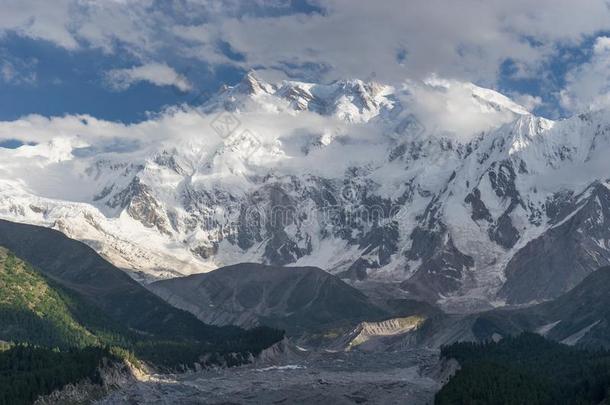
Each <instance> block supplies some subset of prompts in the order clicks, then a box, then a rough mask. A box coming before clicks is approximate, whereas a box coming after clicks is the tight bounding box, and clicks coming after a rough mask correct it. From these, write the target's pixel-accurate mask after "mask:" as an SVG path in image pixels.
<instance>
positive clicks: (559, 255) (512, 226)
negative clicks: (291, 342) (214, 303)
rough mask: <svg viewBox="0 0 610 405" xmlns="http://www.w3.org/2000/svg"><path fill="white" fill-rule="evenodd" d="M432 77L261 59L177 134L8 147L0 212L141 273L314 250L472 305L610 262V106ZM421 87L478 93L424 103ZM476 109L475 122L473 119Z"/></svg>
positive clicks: (531, 290) (159, 274)
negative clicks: (435, 105) (537, 109)
mask: <svg viewBox="0 0 610 405" xmlns="http://www.w3.org/2000/svg"><path fill="white" fill-rule="evenodd" d="M422 86H423V85H419V84H413V83H406V84H405V86H404V88H394V87H391V86H385V85H381V84H377V83H367V82H362V81H358V80H351V81H340V82H336V83H333V84H329V85H321V84H311V83H300V82H284V83H280V84H269V83H265V82H263V81H261V80H259V79H257V78H256V77H255V76H254V75H252V74H249V75H248V76H246V77H245V78H244V80H243V82H242V83H240V84H239V85H237V86H235V87H232V88H228V89H225V90H224V91H223V92H222V93H220V94H218V95H216V96H215V97H213V98H211V99H210V100H209V101H207V102H206V103H205V104H203V105H202V106H200V107H198V108H196V109H195V110H193V111H182V110H180V111H176V112H175V113H174V115H173V116H171V117H170V118H167V119H168V120H174V121H176V120H180V125H181V126H180V128H182V130H181V133H180V134H179V135H177V136H175V137H172V138H171V139H165V138H167V137H165V138H163V137H162V138H163V139H164V140H157V139H156V138H155V137H154V133H155V131H158V130H159V127H163V125H164V122H161V123H159V124H154V125H153V124H150V123H149V124H143V125H142V126H140V127H138V128H137V131H138V134H139V135H141V136H144V135H145V134H150V141H149V142H147V143H146V144H143V143H142V141H141V139H139V140H138V139H136V140H134V141H133V142H130V141H124V140H123V141H117V139H116V138H111V139H109V138H108V137H101V138H100V139H94V140H84V139H83V138H82V137H79V136H77V134H70V133H63V134H58V136H57V137H56V138H54V139H52V140H50V141H49V142H48V143H41V144H38V145H24V146H22V147H20V148H18V149H15V150H8V149H0V158H2V162H3V164H1V165H0V217H2V218H5V219H11V220H15V221H20V222H28V223H33V224H40V225H46V226H50V227H53V228H55V229H58V230H60V231H61V232H63V233H65V234H67V235H68V236H70V237H73V238H76V239H79V240H81V241H84V242H85V243H87V244H89V245H90V246H92V247H93V248H94V249H96V250H97V251H98V252H99V253H100V254H101V255H103V256H104V257H106V258H107V259H109V260H110V261H112V262H113V263H114V264H115V265H117V266H118V267H121V268H124V269H126V270H128V271H129V273H130V274H131V275H132V276H133V277H134V278H136V279H138V280H140V281H144V282H151V281H154V280H158V279H164V278H171V277H176V276H181V275H188V274H192V273H198V272H202V271H207V270H211V269H215V268H218V267H222V266H225V265H230V264H235V263H240V262H259V263H265V264H268V265H273V266H281V265H295V266H316V267H320V268H322V269H324V270H326V271H328V272H330V273H332V274H337V275H340V276H341V277H342V278H347V279H351V280H353V281H354V282H366V281H367V280H368V281H384V282H397V283H400V285H401V288H403V289H404V290H405V291H408V292H409V293H411V294H413V295H414V296H416V297H419V298H424V299H426V300H429V301H438V302H440V303H441V304H443V305H445V306H447V307H453V308H456V309H458V310H466V311H469V310H472V309H474V308H475V307H478V306H479V304H480V303H481V302H484V303H485V305H489V303H490V302H491V303H493V304H494V305H497V304H501V303H505V302H507V303H515V304H522V303H529V302H532V301H534V302H535V301H541V300H547V299H552V298H554V297H557V296H559V295H560V294H562V293H563V292H565V291H567V290H569V289H570V288H572V287H574V286H575V285H577V284H578V283H579V282H580V281H581V280H582V279H583V278H584V277H586V275H587V274H589V273H591V272H592V271H593V270H594V269H596V268H598V267H599V266H603V265H607V264H610V228H609V227H608V224H607V222H606V221H607V219H606V218H608V215H609V214H610V212H608V209H609V208H610V205H609V203H610V200H608V196H609V195H610V194H609V193H610V192H609V190H608V182H607V173H608V172H609V170H608V169H609V168H608V163H607V158H606V156H607V153H608V151H609V150H610V119H609V118H608V114H607V113H606V112H604V111H601V112H596V113H587V114H582V115H579V116H575V117H572V118H570V119H566V120H562V121H556V122H555V121H550V120H546V119H543V118H540V117H536V116H533V115H531V114H529V113H528V112H527V111H526V110H525V109H523V108H522V107H520V106H519V105H517V104H515V103H513V102H512V101H510V100H509V99H507V98H506V97H504V96H502V95H500V94H498V93H495V92H493V91H491V90H486V89H482V88H480V87H477V86H474V85H471V84H464V83H458V82H443V81H436V82H432V83H427V84H426V85H425V86H423V87H422ZM430 89H432V90H430ZM424 90H425V91H435V92H437V93H438V94H441V95H442V96H443V97H445V96H447V97H449V96H448V95H449V94H453V92H456V91H459V92H460V94H462V95H464V94H466V97H465V100H466V103H465V104H464V105H463V106H462V105H460V106H461V107H463V108H462V109H458V113H455V114H453V115H450V116H449V118H451V119H449V118H444V120H442V122H440V121H441V120H438V121H439V122H440V123H439V122H436V121H430V120H426V119H425V116H426V114H425V113H424V112H425V111H424V110H425V108H424V107H425V105H424V104H423V101H422V100H424V99H426V97H423V96H422V94H423V93H422V92H423V91H424ZM426 94H427V93H426ZM435 94H436V93H435ZM424 95H425V94H424ZM446 102H447V103H448V102H449V101H446ZM422 111H423V112H422ZM473 111H474V112H476V114H477V115H476V117H477V118H478V119H479V121H481V122H482V124H481V125H480V130H477V131H475V132H474V133H473V132H472V131H471V132H469V133H464V131H463V130H461V128H462V125H461V121H462V120H466V119H467V118H468V117H470V116H468V115H467V114H470V113H472V112H473ZM172 122H173V121H172ZM81 124H82V123H81ZM81 124H79V125H81ZM75 125H76V124H75ZM82 125H84V124H82ZM116 136H120V134H116ZM147 139H148V138H147ZM5 159H6V160H5ZM5 161H6V162H8V161H10V162H11V164H4V162H5ZM41 179H42V180H41Z"/></svg>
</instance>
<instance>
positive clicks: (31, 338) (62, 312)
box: [0, 220, 282, 366]
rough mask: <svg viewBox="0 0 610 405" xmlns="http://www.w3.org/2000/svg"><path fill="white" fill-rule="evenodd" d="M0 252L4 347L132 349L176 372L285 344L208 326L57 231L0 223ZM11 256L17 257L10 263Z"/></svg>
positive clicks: (263, 333) (267, 333)
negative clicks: (211, 357)
mask: <svg viewBox="0 0 610 405" xmlns="http://www.w3.org/2000/svg"><path fill="white" fill-rule="evenodd" d="M0 246H1V247H3V250H0V258H2V257H4V258H5V259H4V261H3V262H2V264H4V265H5V269H4V271H3V273H2V274H0V283H1V285H2V289H1V290H2V291H0V304H1V305H0V317H2V319H4V322H2V327H1V328H0V339H2V340H4V339H6V340H7V341H14V342H25V343H35V344H46V345H48V346H61V347H68V346H79V347H80V346H87V345H98V344H105V345H111V344H112V345H118V346H125V345H126V344H127V348H129V349H133V350H134V351H135V352H136V353H137V354H141V355H142V356H143V358H145V359H147V360H150V361H152V362H153V363H158V364H168V363H169V364H171V365H172V366H176V365H177V364H180V361H184V362H183V363H182V364H192V363H193V362H195V361H198V357H199V356H202V355H204V354H207V353H221V354H223V355H224V354H225V353H240V356H241V355H243V356H242V357H244V358H245V357H247V356H249V355H250V354H253V353H258V352H259V351H260V350H262V349H264V348H266V347H268V346H270V345H272V344H273V343H275V342H277V340H279V339H281V337H282V334H281V333H280V332H279V331H274V330H271V329H268V328H260V329H258V330H254V331H244V330H243V329H240V328H237V327H223V328H220V327H216V326H211V325H206V324H204V323H203V322H201V321H199V320H198V319H196V318H195V317H194V316H193V315H191V314H189V313H188V312H185V311H183V310H179V309H176V308H174V307H172V306H171V305H169V304H168V303H166V302H165V301H163V300H162V299H160V298H159V297H157V296H156V295H154V294H153V293H151V292H150V291H148V290H146V289H145V288H144V287H143V286H142V285H140V284H139V283H138V282H136V281H134V280H133V279H131V278H130V277H129V276H127V275H126V274H125V273H124V272H123V271H121V270H120V269H118V268H116V267H114V266H113V265H112V264H110V263H108V262H106V261H105V260H104V259H102V258H101V257H100V256H99V255H98V254H97V253H95V252H94V251H93V250H92V249H91V248H89V247H88V246H86V245H85V244H83V243H81V242H78V241H74V240H71V239H68V238H67V237H66V236H64V235H63V234H61V233H60V232H58V231H55V230H52V229H47V228H42V227H37V226H32V225H26V224H17V223H11V222H8V221H3V220H0ZM5 249H9V250H10V252H12V253H11V254H12V255H13V256H11V257H10V260H9V259H6V257H7V254H6V250H5ZM15 256H16V257H19V258H20V260H17V259H16V258H15ZM21 259H24V260H27V261H28V263H29V265H26V264H25V263H24V262H23V261H22V260H21ZM15 262H17V264H14V263H15ZM7 263H8V264H7ZM9 264H10V266H9ZM30 265H31V266H30ZM169 353H171V355H170V354H169ZM168 358H169V359H168ZM237 358H238V357H236V359H237ZM240 361H242V360H240Z"/></svg>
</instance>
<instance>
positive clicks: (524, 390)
mask: <svg viewBox="0 0 610 405" xmlns="http://www.w3.org/2000/svg"><path fill="white" fill-rule="evenodd" d="M441 353H442V356H443V357H445V358H454V359H456V360H457V361H458V362H459V363H460V365H461V367H462V368H461V369H460V370H459V371H458V372H457V373H456V374H455V375H454V376H453V377H452V378H451V379H450V380H449V382H448V383H447V384H446V385H445V386H444V387H443V388H442V389H441V391H440V392H439V393H438V394H437V395H436V399H435V403H436V404H438V405H444V404H473V405H476V404H480V405H483V404H515V405H519V404H531V405H536V404H540V405H546V404H548V405H556V404H557V405H559V404H566V405H567V404H600V403H605V402H604V401H607V400H608V398H609V393H610V392H609V389H610V352H607V351H601V352H600V351H585V350H578V349H575V348H572V347H569V346H566V345H563V344H560V343H556V342H552V341H550V340H547V339H545V338H543V337H542V336H539V335H536V334H533V333H524V334H521V335H519V336H517V337H508V338H505V339H503V340H501V341H500V342H498V343H492V342H490V343H455V344H453V345H451V346H448V347H444V348H443V349H442V351H441Z"/></svg>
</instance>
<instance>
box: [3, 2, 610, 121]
mask: <svg viewBox="0 0 610 405" xmlns="http://www.w3.org/2000/svg"><path fill="white" fill-rule="evenodd" d="M374 3H375V2H369V1H364V0H362V1H360V0H351V1H346V0H328V1H315V0H311V1H306V0H302V1H296V0H295V1H284V0H253V1H247V2H246V1H239V0H226V1H206V0H168V1H158V0H141V1H140V0H133V1H128V2H119V1H98V0H90V1H88V2H77V1H75V0H57V1H54V2H43V1H39V0H0V7H2V14H3V16H0V120H3V121H10V120H15V119H18V118H19V117H22V116H25V115H28V114H41V115H44V116H63V115H69V114H89V115H92V116H94V117H97V118H101V119H106V120H113V121H122V122H125V123H130V122H139V121H142V120H145V119H147V117H148V116H149V115H148V114H149V113H155V112H159V111H162V110H163V109H164V108H165V107H166V106H171V105H174V104H179V103H184V102H192V101H196V102H199V101H201V100H203V99H205V98H206V97H208V96H209V95H210V94H213V93H214V92H216V91H217V90H218V89H219V88H220V86H222V85H223V84H228V85H232V84H235V83H236V82H238V81H239V80H240V79H241V77H242V76H243V75H244V73H245V72H246V71H248V70H250V69H254V70H256V71H257V72H258V73H259V74H260V75H261V76H262V77H264V78H268V79H269V80H280V79H285V78H292V79H297V80H318V81H327V82H329V81H332V80H336V79H339V78H364V79H366V78H371V77H374V78H375V80H378V81H381V82H385V83H390V84H399V83H400V82H401V81H403V80H407V79H409V80H423V79H425V78H426V76H429V75H437V76H440V77H446V78H452V79H458V80H464V81H471V82H474V83H476V84H479V85H482V86H485V87H490V88H493V89H496V90H498V91H500V92H502V93H504V94H507V95H508V96H510V97H512V98H514V99H515V100H516V101H518V102H521V103H522V104H524V105H526V106H527V107H528V108H530V109H531V110H532V111H534V112H535V113H538V114H541V115H544V116H547V117H551V118H557V117H562V116H567V115H570V114H574V113H577V112H578V111H580V110H583V109H589V108H603V107H605V106H606V104H607V102H608V101H607V100H608V96H607V94H608V88H610V74H608V73H606V72H607V71H608V67H610V39H608V36H607V33H608V30H609V29H610V11H609V9H608V4H607V3H606V1H603V0H583V2H573V1H558V0H553V1H551V0H543V1H540V2H538V3H536V4H534V3H531V2H528V1H514V2H510V3H511V4H506V3H507V2H503V1H500V0H498V1H489V2H486V3H484V4H483V3H481V2H479V1H476V0H465V1H463V2H452V1H450V0H430V1H419V0H413V1H408V2H407V1H399V0H386V1H384V2H382V3H379V4H374ZM585 3H586V4H585Z"/></svg>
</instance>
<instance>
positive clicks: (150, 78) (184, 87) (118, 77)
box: [106, 63, 193, 92]
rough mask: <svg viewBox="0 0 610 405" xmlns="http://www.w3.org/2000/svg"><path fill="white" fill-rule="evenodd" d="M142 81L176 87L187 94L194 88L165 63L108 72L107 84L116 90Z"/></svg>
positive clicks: (124, 88)
mask: <svg viewBox="0 0 610 405" xmlns="http://www.w3.org/2000/svg"><path fill="white" fill-rule="evenodd" d="M142 81H144V82H148V83H152V84H154V85H156V86H174V87H175V88H177V89H178V90H180V91H183V92H187V91H189V90H191V89H192V87H193V86H192V84H191V83H190V82H189V81H188V79H187V78H186V77H184V76H183V75H181V74H179V73H178V72H176V71H175V70H174V69H173V68H171V67H169V66H167V65H166V64H163V63H149V64H146V65H141V66H134V67H132V68H127V69H114V70H111V71H109V72H106V82H107V83H108V85H109V86H110V87H112V88H113V89H115V90H119V91H121V90H126V89H128V88H129V87H130V86H132V85H133V84H135V83H138V82H142Z"/></svg>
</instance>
